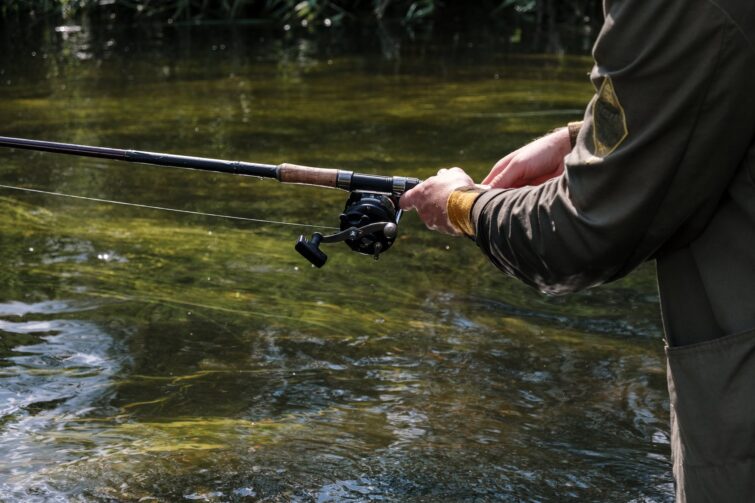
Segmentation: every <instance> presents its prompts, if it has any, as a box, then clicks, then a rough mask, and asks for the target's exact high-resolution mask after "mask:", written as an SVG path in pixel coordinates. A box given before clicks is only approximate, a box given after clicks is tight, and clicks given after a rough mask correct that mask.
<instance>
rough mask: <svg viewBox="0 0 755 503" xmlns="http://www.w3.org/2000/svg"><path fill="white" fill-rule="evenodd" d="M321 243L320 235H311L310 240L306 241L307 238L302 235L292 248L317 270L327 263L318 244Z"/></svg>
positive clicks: (326, 258)
mask: <svg viewBox="0 0 755 503" xmlns="http://www.w3.org/2000/svg"><path fill="white" fill-rule="evenodd" d="M321 241H322V234H320V233H319V232H315V233H314V234H312V239H311V240H307V236H305V235H304V234H302V235H301V236H299V240H298V241H297V242H296V245H295V246H294V248H295V249H296V251H298V252H299V254H301V255H302V256H303V257H304V258H305V259H307V260H309V261H310V262H311V263H312V265H314V266H315V267H317V268H318V269H319V268H320V267H322V266H324V265H325V262H327V261H328V256H327V255H325V253H323V251H322V250H321V249H320V242H321Z"/></svg>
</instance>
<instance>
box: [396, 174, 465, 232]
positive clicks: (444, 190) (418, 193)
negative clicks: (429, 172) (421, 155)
mask: <svg viewBox="0 0 755 503" xmlns="http://www.w3.org/2000/svg"><path fill="white" fill-rule="evenodd" d="M474 184H475V183H474V180H472V179H471V178H470V177H469V175H467V174H466V173H465V172H464V170H462V169H461V168H451V169H441V170H440V171H438V174H437V175H436V176H432V177H430V178H428V179H427V180H425V181H424V182H422V183H420V184H419V185H417V186H416V187H414V188H413V189H412V190H410V191H408V192H406V193H405V194H404V195H402V196H401V199H400V200H399V203H400V205H401V209H402V210H417V213H418V214H419V217H420V218H421V219H422V221H423V222H425V225H426V226H427V228H428V229H431V230H435V231H440V232H443V233H446V234H451V235H453V236H461V235H462V233H461V231H460V230H459V229H457V228H456V227H454V226H453V225H451V221H450V220H449V219H448V210H447V207H446V205H447V203H448V197H449V196H450V195H451V192H453V191H454V190H456V189H459V188H462V187H473V186H474Z"/></svg>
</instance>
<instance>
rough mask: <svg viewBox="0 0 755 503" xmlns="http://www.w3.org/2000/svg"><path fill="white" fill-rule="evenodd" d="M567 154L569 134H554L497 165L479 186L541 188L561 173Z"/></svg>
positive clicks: (569, 149) (569, 148)
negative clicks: (541, 185)
mask: <svg viewBox="0 0 755 503" xmlns="http://www.w3.org/2000/svg"><path fill="white" fill-rule="evenodd" d="M570 151H571V141H570V139H569V130H568V129H567V128H562V129H559V130H556V131H554V132H553V133H550V134H549V135H546V136H543V137H542V138H538V139H537V140H535V141H533V142H532V143H529V144H527V145H525V146H524V147H522V148H520V149H519V150H516V151H514V152H512V153H510V154H509V155H507V156H506V157H504V158H503V159H501V160H500V161H498V162H497V163H496V164H495V166H493V169H491V170H490V173H489V174H488V176H486V177H485V179H484V180H483V181H482V184H483V185H490V186H491V188H494V189H509V188H516V187H524V186H525V185H540V184H541V183H543V182H545V181H546V180H550V179H551V178H554V177H556V176H559V175H560V174H561V173H563V172H564V157H566V155H567V154H568V153H569V152H570Z"/></svg>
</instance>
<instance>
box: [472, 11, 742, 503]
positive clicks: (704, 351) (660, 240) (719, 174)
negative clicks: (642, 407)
mask: <svg viewBox="0 0 755 503" xmlns="http://www.w3.org/2000/svg"><path fill="white" fill-rule="evenodd" d="M604 8H605V16H606V20H605V25H604V27H603V30H602V31H601V33H600V35H599V37H598V40H597V42H596V45H595V48H594V57H595V66H594V68H593V70H592V75H591V78H592V82H593V84H594V86H595V90H596V94H595V97H594V98H593V99H592V101H591V102H590V104H589V106H588V107H587V110H586V112H585V117H584V125H583V127H582V128H581V130H580V133H579V136H578V138H577V141H576V146H575V148H574V149H573V151H572V152H571V153H570V154H569V155H568V156H567V157H566V169H565V173H564V175H563V176H561V177H558V178H555V179H553V180H550V181H549V182H547V183H545V184H543V185H540V186H537V187H525V188H519V189H509V190H490V191H487V192H484V193H483V194H482V195H480V196H479V197H478V198H477V200H476V201H475V203H474V206H473V208H472V222H473V224H474V226H475V234H476V241H477V243H478V245H479V246H480V248H482V250H483V251H484V252H485V253H486V254H487V255H488V256H489V257H490V258H491V260H492V261H493V262H494V263H495V264H496V265H497V266H498V267H499V268H501V269H503V270H504V271H506V272H507V273H509V274H511V275H514V276H516V277H518V278H520V279H522V280H523V281H525V282H527V283H529V284H530V285H532V286H534V287H536V288H538V289H540V290H542V291H544V292H549V293H556V294H557V293H564V292H570V291H575V290H579V289H582V288H587V287H590V286H593V285H598V284H601V283H605V282H608V281H612V280H615V279H617V278H620V277H622V276H624V275H626V274H627V273H629V272H630V271H631V270H632V269H634V268H635V267H637V265H639V264H640V263H642V262H644V261H646V260H649V259H655V260H656V263H657V270H658V284H659V290H660V294H661V307H662V313H663V321H664V328H665V331H666V338H667V343H668V347H667V348H666V353H667V356H668V385H669V393H670V399H671V411H670V415H671V450H672V458H673V462H674V477H675V481H676V496H677V501H680V502H698V501H699V502H722V501H725V502H740V501H741V502H750V501H755V45H754V44H755V1H754V0H653V1H642V2H641V1H639V0H605V2H604Z"/></svg>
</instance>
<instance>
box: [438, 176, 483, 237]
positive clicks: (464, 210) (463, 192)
mask: <svg viewBox="0 0 755 503" xmlns="http://www.w3.org/2000/svg"><path fill="white" fill-rule="evenodd" d="M483 192H485V191H484V190H483V189H481V188H479V187H464V188H461V189H456V190H454V191H453V192H451V195H450V196H448V202H447V203H446V210H447V212H448V219H449V220H450V221H451V225H453V226H454V227H455V228H456V229H458V230H460V231H461V232H463V233H464V234H466V235H467V236H469V237H474V235H475V226H474V223H473V222H472V207H473V206H474V203H475V201H477V198H478V197H479V196H480V194H482V193H483Z"/></svg>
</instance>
